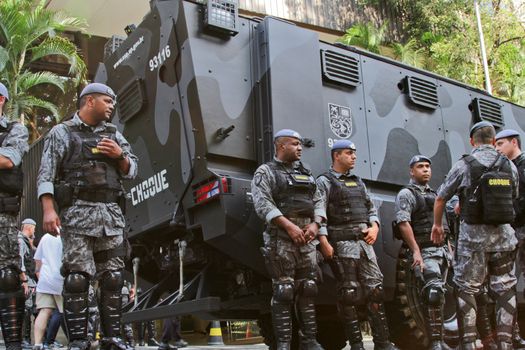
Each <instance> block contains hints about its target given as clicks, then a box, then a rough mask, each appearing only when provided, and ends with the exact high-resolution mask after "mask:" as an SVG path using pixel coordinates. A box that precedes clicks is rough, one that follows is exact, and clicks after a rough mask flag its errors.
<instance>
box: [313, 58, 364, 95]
mask: <svg viewBox="0 0 525 350" xmlns="http://www.w3.org/2000/svg"><path fill="white" fill-rule="evenodd" d="M321 64H322V71H323V78H324V79H326V80H328V81H331V82H334V83H338V84H342V85H347V86H352V87H355V86H358V85H359V84H361V76H360V74H359V71H360V69H359V60H358V59H356V58H354V57H351V56H347V55H344V54H340V53H338V52H335V51H331V50H321Z"/></svg>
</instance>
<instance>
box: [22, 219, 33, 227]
mask: <svg viewBox="0 0 525 350" xmlns="http://www.w3.org/2000/svg"><path fill="white" fill-rule="evenodd" d="M22 225H33V226H36V222H35V220H33V219H30V218H27V219H24V221H22Z"/></svg>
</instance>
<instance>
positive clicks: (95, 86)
mask: <svg viewBox="0 0 525 350" xmlns="http://www.w3.org/2000/svg"><path fill="white" fill-rule="evenodd" d="M90 94H103V95H106V96H109V97H111V98H112V99H115V98H116V97H117V96H116V95H115V93H114V92H113V90H112V89H111V88H110V87H109V86H107V85H105V84H101V83H91V84H88V85H86V87H85V88H84V89H83V90H82V92H81V93H80V97H79V99H80V98H82V97H84V96H86V95H90Z"/></svg>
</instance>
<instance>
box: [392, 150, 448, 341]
mask: <svg viewBox="0 0 525 350" xmlns="http://www.w3.org/2000/svg"><path fill="white" fill-rule="evenodd" d="M431 164H432V162H431V161H430V158H428V157H426V156H423V155H416V156H414V157H412V159H411V160H410V163H409V167H410V182H409V184H408V185H407V186H406V187H405V188H403V189H402V190H401V191H399V193H398V194H397V197H396V207H395V210H396V222H397V227H398V229H399V233H400V234H401V237H402V238H403V241H404V243H405V245H406V246H408V248H409V249H410V251H411V252H412V258H411V261H412V267H413V268H415V274H416V276H417V277H418V278H419V279H421V281H422V282H423V283H422V285H421V286H422V290H421V296H422V298H423V301H424V303H425V304H426V311H427V315H426V317H427V322H428V325H427V326H428V334H429V337H430V347H429V348H430V349H432V350H439V349H443V348H445V347H446V345H444V344H443V303H444V301H445V298H444V296H445V281H446V275H447V270H448V261H449V259H450V257H449V253H448V249H447V248H446V245H445V242H441V243H439V244H435V243H434V242H432V240H431V239H430V232H431V230H432V223H433V222H434V200H435V199H436V191H434V190H433V189H432V188H431V187H430V186H429V185H428V183H429V181H430V178H431V176H432V169H431Z"/></svg>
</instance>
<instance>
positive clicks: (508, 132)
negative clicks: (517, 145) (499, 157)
mask: <svg viewBox="0 0 525 350" xmlns="http://www.w3.org/2000/svg"><path fill="white" fill-rule="evenodd" d="M519 136H520V133H519V132H517V131H516V130H512V129H505V130H501V131H500V132H498V133H497V134H496V140H499V139H504V138H507V137H519Z"/></svg>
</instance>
